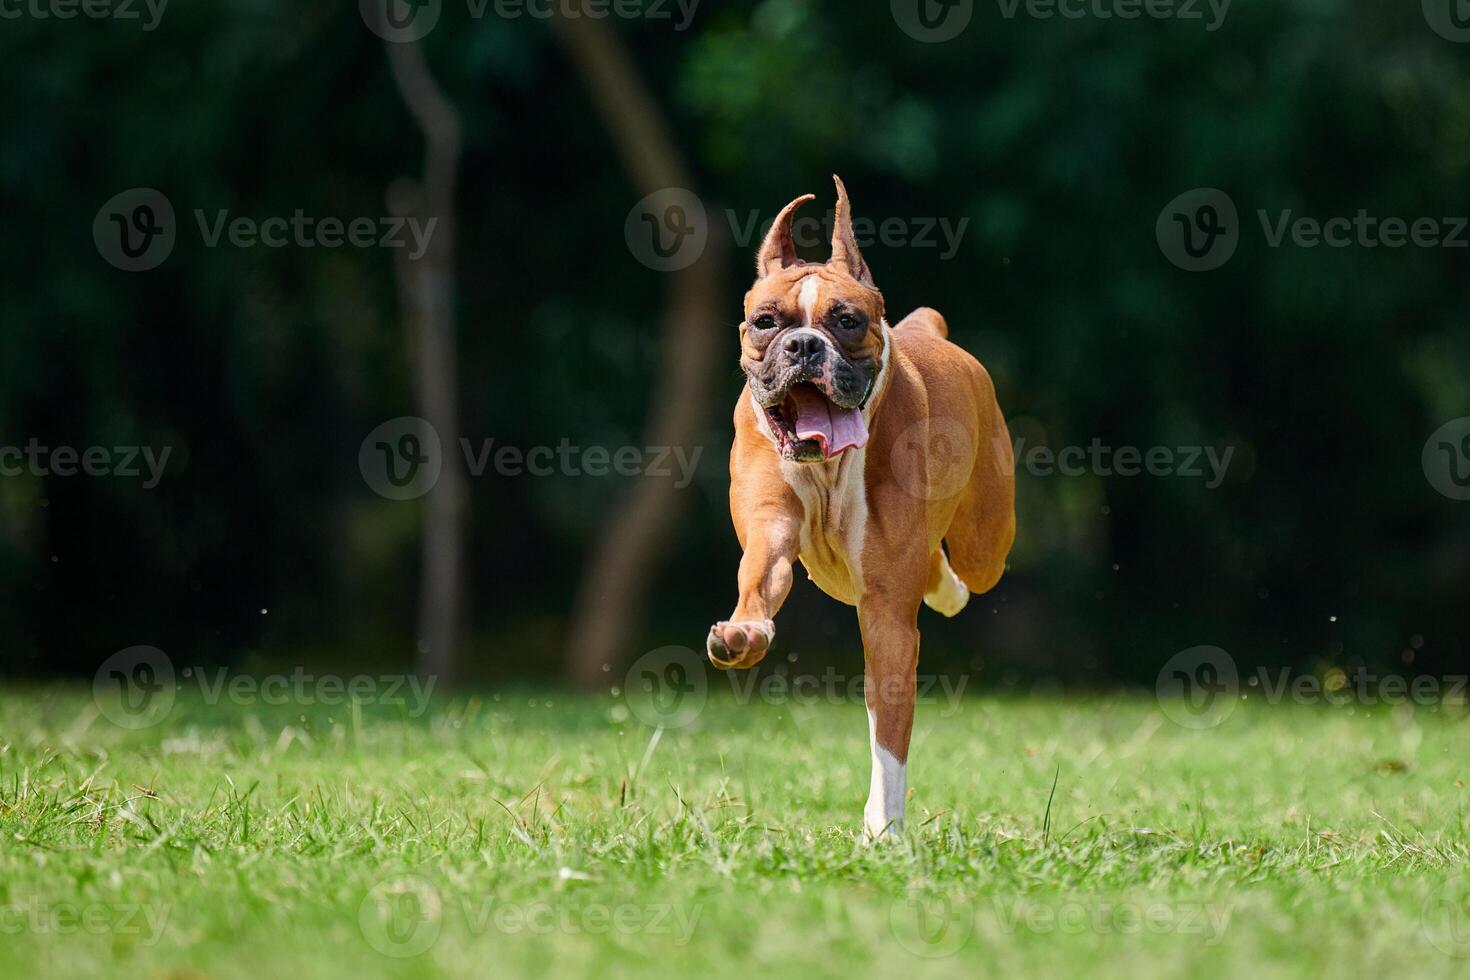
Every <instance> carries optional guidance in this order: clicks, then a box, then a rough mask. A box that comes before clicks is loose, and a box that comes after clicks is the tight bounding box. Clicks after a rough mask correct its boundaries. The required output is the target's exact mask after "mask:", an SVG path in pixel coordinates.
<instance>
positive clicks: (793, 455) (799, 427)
mask: <svg viewBox="0 0 1470 980" xmlns="http://www.w3.org/2000/svg"><path fill="white" fill-rule="evenodd" d="M766 417H767V418H769V419H770V421H771V430H772V431H773V432H775V433H776V441H777V442H778V443H779V444H780V449H781V453H782V455H784V456H786V457H787V458H788V459H794V460H797V461H798V462H811V461H813V460H822V459H831V458H832V457H834V456H836V455H837V454H839V453H841V452H844V451H845V450H848V449H861V448H862V447H864V446H866V445H867V444H868V425H867V423H866V422H864V421H863V413H862V409H859V408H843V407H842V406H840V405H838V404H836V403H835V402H833V401H832V399H830V398H828V397H827V396H826V395H825V394H824V393H823V392H822V390H821V389H820V388H818V387H817V386H816V385H813V384H809V383H808V382H805V381H803V382H801V383H799V384H794V385H792V386H791V390H789V391H788V392H787V393H786V399H785V401H783V402H781V403H780V404H779V405H771V406H768V407H767V408H766Z"/></svg>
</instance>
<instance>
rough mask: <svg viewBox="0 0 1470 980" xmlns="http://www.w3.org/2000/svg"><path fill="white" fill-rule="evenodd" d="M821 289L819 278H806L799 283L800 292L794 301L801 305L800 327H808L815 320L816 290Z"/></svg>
mask: <svg viewBox="0 0 1470 980" xmlns="http://www.w3.org/2000/svg"><path fill="white" fill-rule="evenodd" d="M821 287H822V278H821V277H820V276H807V277H806V278H805V279H803V280H802V281H801V292H800V293H799V294H798V295H797V297H796V301H797V302H798V303H800V304H801V316H802V322H801V325H802V326H804V327H810V326H811V325H812V324H813V323H814V322H815V321H816V318H817V290H819V289H820V288H821Z"/></svg>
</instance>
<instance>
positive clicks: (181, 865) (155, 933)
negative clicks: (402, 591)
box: [0, 688, 1470, 980]
mask: <svg viewBox="0 0 1470 980" xmlns="http://www.w3.org/2000/svg"><path fill="white" fill-rule="evenodd" d="M773 700H774V701H776V702H778V703H772V701H773ZM779 701H780V699H769V698H768V699H767V700H766V701H759V700H755V701H753V702H752V703H737V701H736V700H735V699H734V698H732V697H729V696H725V697H720V696H712V697H711V699H710V701H709V703H708V704H707V705H706V706H705V707H704V709H703V710H702V711H701V712H700V713H698V714H697V716H696V717H694V719H693V721H692V723H691V724H689V725H688V726H686V727H684V728H682V729H679V730H677V731H674V730H665V731H663V732H662V733H660V734H659V735H658V736H657V737H655V730H654V729H651V728H649V727H648V726H647V725H645V724H644V723H643V722H641V721H640V720H639V718H638V717H637V716H636V715H635V714H634V713H630V711H629V710H628V706H627V705H625V704H624V703H622V702H621V701H620V700H618V699H617V698H613V697H607V698H603V699H585V700H578V699H570V698H568V697H567V696H565V695H560V694H545V693H534V692H520V693H517V694H515V695H511V694H508V693H503V694H501V695H499V696H490V695H486V696H484V697H480V698H475V697H465V696H460V697H457V698H452V699H444V700H442V701H436V702H434V703H433V704H432V706H431V707H430V708H429V710H427V711H426V712H423V713H422V714H421V715H419V716H416V717H415V716H410V715H413V714H415V713H414V712H410V711H408V710H407V709H404V708H390V707H384V706H371V707H363V708H360V709H353V708H344V707H335V708H328V707H321V706H316V707H302V706H300V705H293V706H290V707H268V706H263V705H260V704H240V703H236V704H233V705H230V704H223V703H218V704H209V703H205V702H204V700H202V699H201V698H200V697H199V695H198V693H197V692H194V693H193V694H189V693H188V692H187V691H185V692H181V694H180V696H179V699H178V701H177V702H176V703H175V704H174V705H173V708H172V710H171V711H170V712H169V713H168V715H167V717H166V718H165V719H164V720H163V721H162V722H161V723H160V724H156V725H154V726H152V727H148V728H143V729H140V730H136V731H131V730H126V729H123V728H120V727H118V726H116V725H114V724H113V723H111V722H110V721H108V720H107V718H106V717H104V716H103V715H101V714H99V712H98V709H97V706H96V704H95V703H94V701H93V699H92V697H91V695H90V691H89V690H87V689H58V688H48V689H36V690H22V691H12V692H10V693H8V694H6V695H4V696H3V697H0V975H4V976H14V977H22V976H83V975H93V974H99V973H100V974H106V975H116V976H124V975H125V976H128V977H195V976H209V977H241V978H246V977H249V978H256V977H283V978H284V977H291V978H296V977H311V976H358V977H368V976H379V975H387V976H405V977H406V976H494V977H520V976H532V977H539V976H548V977H549V976H578V975H580V976H588V975H594V974H595V975H599V976H620V977H621V976H626V977H646V976H655V977H657V976H669V977H686V976H701V977H704V976H739V977H751V976H759V977H768V976H779V977H785V976H801V977H829V976H840V977H855V976H866V975H888V976H901V977H905V978H914V977H929V976H934V977H939V976H957V975H968V976H1045V977H1056V976H1083V975H1085V976H1126V977H1129V978H1132V980H1137V978H1141V977H1151V976H1199V977H1250V978H1251V980H1263V978H1268V977H1278V976H1279V977H1292V976H1318V975H1325V974H1334V975H1343V976H1378V975H1396V976H1416V977H1439V976H1445V977H1448V976H1464V975H1466V973H1467V972H1470V958H1467V957H1470V905H1467V898H1470V886H1467V884H1466V881H1465V879H1464V878H1461V877H1460V874H1461V872H1462V871H1467V870H1470V869H1467V868H1466V861H1467V856H1470V847H1467V831H1470V825H1467V815H1466V812H1465V802H1466V797H1467V792H1470V791H1467V789H1466V785H1465V782H1466V780H1470V719H1467V718H1466V717H1464V715H1463V713H1462V712H1460V711H1451V710H1449V709H1432V708H1424V707H1419V708H1417V709H1412V710H1411V709H1409V708H1398V709H1393V710H1387V709H1365V708H1363V707H1362V706H1359V707H1356V708H1350V707H1342V706H1328V705H1322V706H1300V705H1297V706H1277V707H1271V706H1256V705H1252V704H1244V705H1241V706H1240V708H1239V709H1238V710H1236V711H1235V712H1234V713H1233V714H1232V715H1231V716H1230V717H1229V718H1228V719H1227V720H1226V721H1225V722H1224V723H1223V724H1222V725H1220V726H1219V727H1218V728H1215V729H1213V730H1209V731H1201V732H1196V731H1188V730H1185V729H1183V728H1180V727H1178V726H1176V725H1174V724H1173V723H1171V722H1170V721H1169V720H1168V719H1167V718H1166V717H1165V716H1164V714H1163V713H1161V712H1160V710H1159V706H1158V705H1157V704H1156V703H1155V702H1154V700H1153V699H1152V698H1150V697H1144V696H1137V697H1132V698H1122V697H1119V698H1111V699H1105V698H1098V699H1086V700H1032V699H1010V700H997V699H987V698H984V697H977V698H969V699H964V700H961V701H958V702H956V703H954V704H950V705H948V706H946V705H945V704H943V703H941V704H938V705H933V706H928V707H926V708H923V709H921V711H920V715H919V718H918V722H917V724H916V730H915V748H914V752H913V762H912V765H911V767H910V775H911V786H912V795H911V798H910V802H909V827H908V831H907V834H906V836H905V837H904V839H901V840H898V841H893V842H890V843H888V844H885V845H881V846H864V845H863V844H861V843H860V842H859V840H858V838H857V836H856V830H857V828H858V826H859V821H860V814H861V808H862V803H863V799H864V796H865V793H866V789H867V779H868V769H867V767H868V753H867V745H866V735H867V732H866V721H865V718H864V713H863V710H862V708H861V707H860V706H859V705H858V704H832V703H817V704H793V703H779ZM945 715H947V717H946V716H945ZM1054 781H1055V794H1054V796H1053V794H1052V787H1053V782H1054ZM1049 798H1050V808H1049V810H1048V799H1049Z"/></svg>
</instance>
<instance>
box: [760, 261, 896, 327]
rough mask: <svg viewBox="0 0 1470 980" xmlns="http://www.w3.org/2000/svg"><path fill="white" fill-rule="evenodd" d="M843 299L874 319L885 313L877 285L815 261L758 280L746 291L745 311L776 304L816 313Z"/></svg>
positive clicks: (812, 313) (790, 308)
mask: <svg viewBox="0 0 1470 980" xmlns="http://www.w3.org/2000/svg"><path fill="white" fill-rule="evenodd" d="M839 303H840V304H842V305H844V306H847V307H850V308H852V309H854V310H857V311H859V312H862V313H866V314H867V315H868V316H869V317H871V318H873V319H877V318H878V317H880V316H882V314H883V299H882V295H881V294H880V293H879V292H878V291H877V290H876V289H871V288H869V287H867V286H864V285H863V284H862V283H860V282H858V281H857V280H856V279H853V278H851V277H850V276H845V275H843V274H841V273H838V272H834V271H832V270H831V269H828V268H827V267H826V266H823V265H815V264H812V265H797V266H792V267H790V268H788V269H783V270H782V271H780V272H778V273H776V274H774V275H770V276H766V277H765V278H763V279H760V280H758V281H757V282H756V284H755V285H754V286H752V287H751V288H750V292H748V293H746V294H745V313H746V315H747V316H749V315H750V314H751V313H752V312H754V311H755V310H756V309H758V308H766V307H775V308H777V309H779V310H781V311H783V312H785V313H790V314H795V313H802V314H809V315H811V316H815V315H819V314H820V313H821V312H823V311H825V310H828V309H830V308H831V307H833V306H834V305H837V304H839Z"/></svg>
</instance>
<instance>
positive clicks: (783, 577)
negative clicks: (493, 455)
mask: <svg viewBox="0 0 1470 980" xmlns="http://www.w3.org/2000/svg"><path fill="white" fill-rule="evenodd" d="M792 503H794V501H792V500H788V499H787V498H786V497H785V496H783V497H782V498H781V499H779V500H774V501H766V502H762V503H759V504H756V505H753V506H751V507H750V508H749V509H747V510H745V511H743V512H737V514H736V519H735V525H736V528H737V530H738V531H740V541H741V545H742V546H743V547H744V549H745V552H744V554H743V555H742V556H741V558H740V576H739V586H740V599H739V601H738V602H737V603H736V604H735V611H734V612H733V613H731V614H730V618H729V619H727V620H722V621H721V622H718V623H716V624H715V625H713V626H711V627H710V631H709V638H708V639H707V640H706V641H705V648H706V651H707V652H708V653H709V659H710V663H712V664H714V665H715V666H716V667H718V668H720V669H721V670H728V669H730V668H731V667H754V666H755V665H756V664H758V663H760V661H761V660H762V659H763V658H764V657H765V655H766V651H767V650H769V649H770V648H771V641H772V640H773V639H775V636H776V623H775V618H776V612H777V611H778V610H779V609H780V608H781V603H783V602H785V601H786V595H787V593H789V592H790V591H791V565H792V563H793V562H794V561H796V554H797V551H798V549H799V548H800V545H801V518H800V512H799V510H796V509H795V508H793V507H792V506H791V504H792ZM797 506H799V505H797Z"/></svg>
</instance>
